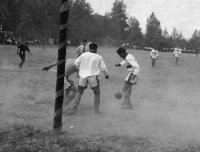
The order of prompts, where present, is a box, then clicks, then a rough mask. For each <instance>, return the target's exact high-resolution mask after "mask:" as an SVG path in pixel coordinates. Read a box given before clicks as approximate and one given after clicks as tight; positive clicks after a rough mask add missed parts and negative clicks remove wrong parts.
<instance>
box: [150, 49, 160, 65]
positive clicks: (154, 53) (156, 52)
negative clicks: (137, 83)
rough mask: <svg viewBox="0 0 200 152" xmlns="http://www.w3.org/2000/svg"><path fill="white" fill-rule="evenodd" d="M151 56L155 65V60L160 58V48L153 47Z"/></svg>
mask: <svg viewBox="0 0 200 152" xmlns="http://www.w3.org/2000/svg"><path fill="white" fill-rule="evenodd" d="M150 57H151V60H152V67H154V66H155V62H156V60H157V59H158V50H154V49H153V48H152V49H151V53H150Z"/></svg>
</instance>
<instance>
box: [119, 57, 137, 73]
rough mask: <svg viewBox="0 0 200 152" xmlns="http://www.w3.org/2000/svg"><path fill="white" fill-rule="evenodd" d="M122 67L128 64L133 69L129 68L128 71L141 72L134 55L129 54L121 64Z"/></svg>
mask: <svg viewBox="0 0 200 152" xmlns="http://www.w3.org/2000/svg"><path fill="white" fill-rule="evenodd" d="M120 64H121V65H125V64H128V65H131V66H132V67H131V68H128V71H130V72H131V71H135V70H137V71H138V72H139V71H140V67H139V65H138V63H137V61H136V59H135V57H134V56H133V55H132V54H128V55H127V56H126V58H125V60H124V61H122V62H121V63H120Z"/></svg>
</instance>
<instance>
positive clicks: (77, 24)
mask: <svg viewBox="0 0 200 152" xmlns="http://www.w3.org/2000/svg"><path fill="white" fill-rule="evenodd" d="M92 13H93V10H92V8H91V5H90V4H89V3H87V2H86V1H85V0H76V1H74V2H72V6H71V12H70V16H69V38H70V39H72V40H80V39H84V38H87V39H90V40H93V38H94V37H95V36H96V35H97V31H98V30H96V27H97V25H96V22H95V19H94V17H93V16H92Z"/></svg>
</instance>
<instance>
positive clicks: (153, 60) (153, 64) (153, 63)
mask: <svg viewBox="0 0 200 152" xmlns="http://www.w3.org/2000/svg"><path fill="white" fill-rule="evenodd" d="M155 61H156V60H155V59H152V67H154V66H155Z"/></svg>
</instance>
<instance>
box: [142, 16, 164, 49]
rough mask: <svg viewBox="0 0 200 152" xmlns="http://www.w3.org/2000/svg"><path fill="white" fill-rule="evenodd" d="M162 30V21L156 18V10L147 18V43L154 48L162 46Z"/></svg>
mask: <svg viewBox="0 0 200 152" xmlns="http://www.w3.org/2000/svg"><path fill="white" fill-rule="evenodd" d="M161 36H162V30H161V26H160V21H159V20H158V19H157V18H156V16H155V14H154V12H153V13H152V14H151V15H150V17H149V18H148V19H147V25H146V34H145V45H146V46H149V47H153V48H156V49H158V48H160V40H161Z"/></svg>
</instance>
